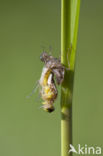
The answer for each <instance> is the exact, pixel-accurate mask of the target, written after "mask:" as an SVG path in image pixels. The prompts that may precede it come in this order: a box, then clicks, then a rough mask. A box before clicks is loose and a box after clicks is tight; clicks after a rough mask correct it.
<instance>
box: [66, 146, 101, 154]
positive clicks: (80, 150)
mask: <svg viewBox="0 0 103 156" xmlns="http://www.w3.org/2000/svg"><path fill="white" fill-rule="evenodd" d="M71 152H73V153H76V154H97V155H100V154H101V153H102V149H101V147H99V146H97V147H93V146H91V147H89V146H87V145H86V144H85V145H84V146H81V145H80V144H78V145H77V148H75V147H74V146H73V145H72V144H70V150H69V152H68V153H71Z"/></svg>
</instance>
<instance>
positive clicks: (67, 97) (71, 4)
mask: <svg viewBox="0 0 103 156" xmlns="http://www.w3.org/2000/svg"><path fill="white" fill-rule="evenodd" d="M79 8H80V0H61V62H62V64H63V65H64V66H65V67H66V68H70V70H66V71H65V76H64V81H63V83H62V87H61V114H62V119H61V156H70V155H71V154H72V153H68V151H69V149H70V144H72V94H73V82H74V65H75V51H76V42H77V30H78V19H79Z"/></svg>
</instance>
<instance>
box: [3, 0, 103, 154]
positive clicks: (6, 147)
mask: <svg viewBox="0 0 103 156" xmlns="http://www.w3.org/2000/svg"><path fill="white" fill-rule="evenodd" d="M50 46H51V47H52V53H53V55H54V56H57V57H59V56H60V0H52V1H51V0H44V1H42V0H38V1H35V0H18V1H17V0H14V1H13V0H9V1H7V0H4V1H2V0H1V1H0V156H60V95H59V97H58V100H57V101H56V102H55V107H56V110H55V112H54V113H52V114H48V113H46V112H44V111H43V110H42V109H39V107H40V106H41V101H40V100H39V96H38V91H37V92H36V93H35V94H34V95H33V96H32V97H31V98H29V99H27V98H26V96H27V95H29V93H30V92H31V91H32V89H33V87H34V86H35V84H36V81H37V80H38V79H39V78H40V74H41V70H42V67H43V64H42V63H41V62H40V60H39V56H40V54H41V52H42V51H43V49H45V50H47V51H48V52H49V47H50ZM43 47H44V48H43ZM102 67H103V0H99V1H97V0H81V10H80V22H79V33H78V45H77V55H76V70H75V86H74V99H73V144H74V145H75V146H77V144H78V143H79V144H81V145H85V144H87V145H88V146H101V147H102V146H103V133H102V132H103V69H102ZM102 155H103V152H102Z"/></svg>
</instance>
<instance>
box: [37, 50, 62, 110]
mask: <svg viewBox="0 0 103 156" xmlns="http://www.w3.org/2000/svg"><path fill="white" fill-rule="evenodd" d="M40 59H41V61H42V62H44V63H45V65H44V67H43V70H42V74H41V78H40V80H39V85H40V86H41V91H40V94H41V97H42V99H43V109H44V110H45V111H47V112H52V111H54V105H53V104H54V101H55V99H56V98H57V95H58V91H57V88H56V85H55V80H54V76H55V78H56V83H57V84H58V85H60V84H61V83H62V82H63V80H64V72H65V68H64V66H63V65H62V64H61V62H60V60H59V59H57V58H54V57H53V56H51V55H48V54H47V53H46V52H43V53H42V54H41V56H40Z"/></svg>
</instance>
